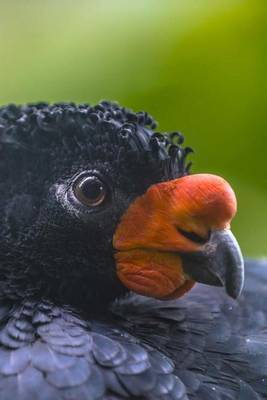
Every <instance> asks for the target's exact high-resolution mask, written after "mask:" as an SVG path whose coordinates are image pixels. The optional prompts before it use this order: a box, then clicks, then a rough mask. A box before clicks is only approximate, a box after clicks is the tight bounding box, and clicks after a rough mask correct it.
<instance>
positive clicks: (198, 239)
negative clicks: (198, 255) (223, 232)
mask: <svg viewBox="0 0 267 400" xmlns="http://www.w3.org/2000/svg"><path fill="white" fill-rule="evenodd" d="M177 230H178V232H179V233H180V234H181V235H183V236H184V237H186V239H189V240H191V242H194V243H197V244H205V243H206V242H207V241H208V240H209V237H210V232H209V234H208V236H207V237H205V238H204V237H202V236H200V235H198V234H197V233H195V232H188V231H185V230H183V229H181V228H177Z"/></svg>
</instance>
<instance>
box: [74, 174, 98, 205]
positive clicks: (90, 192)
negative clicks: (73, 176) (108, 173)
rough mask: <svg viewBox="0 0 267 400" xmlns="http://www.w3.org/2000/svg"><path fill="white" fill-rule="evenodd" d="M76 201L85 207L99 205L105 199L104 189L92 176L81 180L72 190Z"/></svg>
mask: <svg viewBox="0 0 267 400" xmlns="http://www.w3.org/2000/svg"><path fill="white" fill-rule="evenodd" d="M74 193H75V195H76V197H77V198H78V200H80V201H81V202H82V203H83V204H85V205H87V206H97V205H100V204H101V203H102V202H103V201H104V199H105V197H106V189H105V186H104V185H103V183H102V182H101V181H100V180H99V179H98V178H97V177H94V176H89V177H86V178H83V179H81V180H80V181H79V182H78V184H76V186H75V188H74Z"/></svg>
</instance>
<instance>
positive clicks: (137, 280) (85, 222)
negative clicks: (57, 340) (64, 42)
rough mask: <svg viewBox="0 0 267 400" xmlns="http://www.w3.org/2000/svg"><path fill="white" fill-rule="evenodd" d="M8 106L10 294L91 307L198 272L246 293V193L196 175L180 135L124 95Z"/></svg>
mask: <svg viewBox="0 0 267 400" xmlns="http://www.w3.org/2000/svg"><path fill="white" fill-rule="evenodd" d="M1 113H2V114H1ZM0 114H1V115H0V116H1V118H2V119H1V121H2V122H1V123H2V124H3V126H4V128H1V129H3V132H2V133H1V131H0V145H1V146H2V149H4V151H2V153H1V156H2V157H1V158H0V170H1V176H2V180H1V181H0V227H1V228H0V243H1V249H2V250H1V254H0V296H1V295H2V294H3V293H4V294H5V296H7V295H10V296H11V297H12V296H13V297H14V296H17V295H20V296H21V295H22V296H25V294H27V293H30V294H31V293H34V295H35V296H36V295H37V296H50V297H51V296H53V297H58V298H59V300H60V301H64V302H68V303H73V304H74V303H75V304H79V306H80V305H82V306H83V307H86V308H90V307H91V306H93V307H96V303H99V304H100V303H103V304H106V303H107V302H109V301H110V300H112V299H114V298H116V297H118V296H120V295H122V294H123V293H125V292H126V291H127V290H128V289H130V290H133V291H135V292H137V293H141V294H144V295H147V296H152V297H156V298H161V299H168V298H176V297H179V296H180V295H182V294H183V293H185V292H186V291H188V290H189V289H190V288H191V287H192V286H193V284H194V282H195V281H200V282H204V283H209V284H212V285H225V286H226V290H227V292H228V293H229V294H230V295H232V296H233V297H236V296H237V295H238V294H239V292H240V290H241V286H242V281H243V264H242V257H241V254H240V250H239V247H238V245H237V243H236V241H235V240H234V238H233V236H232V235H231V233H230V230H229V228H230V222H231V220H232V218H233V216H234V214H235V211H236V200H235V196H234V193H233V191H232V189H231V187H230V186H229V184H227V183H226V182H225V181H224V180H223V179H222V178H219V177H216V176H212V175H187V169H186V165H185V156H186V154H187V152H186V149H182V147H181V146H180V144H181V142H179V140H180V137H179V138H178V144H176V145H175V144H174V143H171V142H169V139H168V137H166V136H164V135H161V136H160V134H158V133H154V132H153V129H150V128H147V125H149V124H150V123H151V121H150V120H149V118H150V117H149V116H147V114H145V113H140V114H135V115H133V113H131V112H128V111H127V110H125V109H123V108H120V107H118V106H116V105H112V104H104V103H103V104H100V105H98V106H95V107H89V106H81V107H78V106H73V105H63V106H62V105H54V106H47V105H37V106H29V107H26V108H25V109H24V108H16V109H15V110H13V109H11V110H10V109H7V110H6V109H3V110H2V111H1V112H0ZM134 118H135V119H134ZM133 120H134V122H132V121H133ZM11 128H12V129H11ZM0 150H1V148H0Z"/></svg>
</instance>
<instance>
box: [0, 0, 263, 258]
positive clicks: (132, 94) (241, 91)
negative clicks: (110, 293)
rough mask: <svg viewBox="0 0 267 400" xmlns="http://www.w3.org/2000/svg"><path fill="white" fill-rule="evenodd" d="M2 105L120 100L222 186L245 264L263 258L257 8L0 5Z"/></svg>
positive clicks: (228, 0) (237, 3) (110, 2)
mask: <svg viewBox="0 0 267 400" xmlns="http://www.w3.org/2000/svg"><path fill="white" fill-rule="evenodd" d="M0 10H1V13H0V52H1V53H0V54H1V61H0V88H1V90H0V103H1V104H6V103H8V102H16V103H24V102H31V101H37V100H47V101H51V102H52V101H59V100H66V101H67V100H72V101H75V102H91V103H93V102H96V101H98V100H100V99H102V98H108V99H114V100H118V101H119V102H121V103H122V104H126V105H128V106H130V107H133V108H134V109H135V110H139V109H145V110H147V111H149V112H150V113H152V114H153V115H154V116H155V117H156V118H157V120H158V121H159V122H160V129H161V130H176V129H179V130H181V131H182V132H183V133H184V134H185V136H186V139H187V142H186V143H187V144H188V145H190V146H192V147H193V148H195V150H196V151H195V156H193V160H194V172H199V171H201V172H213V173H217V174H220V175H223V176H224V177H226V178H227V179H228V180H229V181H230V182H231V183H232V184H233V186H234V188H235V190H236V193H237V195H238V199H239V212H238V215H237V217H236V220H235V222H234V224H233V228H234V231H235V233H236V236H237V237H238V239H239V241H240V243H241V246H242V248H243V249H244V252H245V253H246V254H247V255H264V254H265V255H266V254H267V177H266V175H267V174H266V172H267V168H266V165H267V154H265V153H266V150H265V149H266V146H267V126H266V125H267V117H266V104H267V101H266V100H267V79H266V70H267V69H266V67H267V52H266V49H267V46H266V45H267V7H266V1H265V0H262V1H261V0H253V1H252V0H251V1H245V0H244V1H241V0H197V1H196V0H173V1H171V0H165V1H163V0H161V1H159V0H135V1H132V2H129V1H122V0H99V1H96V0H95V1H93V0H91V1H90V0H76V1H73V0H64V1H63V0H61V1H60V0H46V1H41V0H27V1H25V0H24V1H23V0H22V1H16V0H11V1H9V2H8V1H1V2H0Z"/></svg>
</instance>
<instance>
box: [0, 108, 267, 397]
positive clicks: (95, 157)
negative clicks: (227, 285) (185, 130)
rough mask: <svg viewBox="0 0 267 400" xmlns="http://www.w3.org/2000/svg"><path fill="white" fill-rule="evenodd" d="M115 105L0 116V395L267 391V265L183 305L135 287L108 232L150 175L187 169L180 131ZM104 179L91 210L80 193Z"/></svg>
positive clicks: (12, 111) (153, 179)
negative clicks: (236, 293)
mask: <svg viewBox="0 0 267 400" xmlns="http://www.w3.org/2000/svg"><path fill="white" fill-rule="evenodd" d="M154 128H155V122H154V121H153V119H152V118H151V117H150V116H149V115H148V114H146V113H133V112H131V111H129V110H126V109H124V108H121V107H119V106H118V105H116V104H113V103H109V102H102V103H100V104H99V105H97V106H94V107H91V106H88V105H79V106H76V105H74V104H56V105H52V106H49V105H47V104H36V105H28V106H23V107H16V106H13V105H11V106H8V107H2V108H1V110H0V155H1V158H0V174H1V181H0V245H1V252H0V304H1V306H0V345H1V346H0V398H1V400H7V399H8V400H9V399H11V398H17V399H25V400H26V399H27V400H31V399H38V400H39V399H55V400H58V399H68V400H69V399H75V400H83V399H86V400H88V399H92V400H93V399H105V400H108V399H109V400H115V399H117V400H118V399H125V398H126V399H127V398H130V399H139V400H145V399H155V400H156V399H159V400H160V399H161V400H167V399H173V400H174V399H176V400H186V399H198V400H206V399H207V400H208V399H214V400H216V399H227V400H228V399H229V400H233V399H238V400H246V399H251V400H253V399H264V398H267V384H266V383H267V381H266V379H267V372H266V371H267V368H266V366H267V350H266V342H267V331H266V327H267V322H266V308H267V306H266V301H265V287H266V285H265V282H266V281H267V265H266V263H264V262H247V265H246V269H247V280H246V286H245V290H244V292H243V294H242V296H241V297H240V299H239V300H238V301H234V300H231V299H229V298H228V297H226V295H225V294H224V293H223V292H222V290H221V289H218V288H211V287H207V286H205V285H198V286H197V287H195V288H194V289H193V290H192V291H191V292H190V293H189V294H187V295H185V296H184V297H183V298H181V299H179V300H177V301H165V302H161V301H159V300H153V299H147V298H144V297H142V296H138V295H134V294H128V293H127V290H126V289H125V287H124V286H123V285H122V284H121V283H120V282H119V281H118V279H117V277H116V273H115V263H114V257H113V248H112V236H113V234H114V231H115V228H116V226H117V224H118V221H119V219H120V217H121V215H122V214H123V213H124V211H125V210H126V209H127V208H128V206H129V204H130V203H131V202H132V201H133V200H134V199H135V198H136V197H137V196H139V195H140V194H142V193H144V192H145V191H146V189H147V188H148V187H149V186H150V185H151V184H153V183H157V182H161V181H166V180H169V179H173V178H176V177H179V176H183V175H185V174H187V173H188V168H189V165H188V164H187V162H186V155H187V153H188V152H189V151H190V149H189V148H183V147H182V137H181V135H180V134H178V133H173V134H172V135H171V136H170V137H168V136H166V135H165V134H160V133H155V132H154ZM85 171H86V172H88V171H89V172H90V173H92V174H93V175H94V176H97V177H100V178H101V179H102V180H103V181H104V182H106V185H107V188H108V193H107V199H106V201H105V202H104V203H103V205H101V206H100V208H98V209H97V210H96V211H92V210H90V211H89V210H88V209H87V208H86V207H85V206H84V205H83V204H80V203H78V202H77V200H75V198H74V196H73V192H72V190H71V187H72V185H73V182H75V181H76V180H77V179H78V180H79V179H80V177H83V175H84V173H85Z"/></svg>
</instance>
